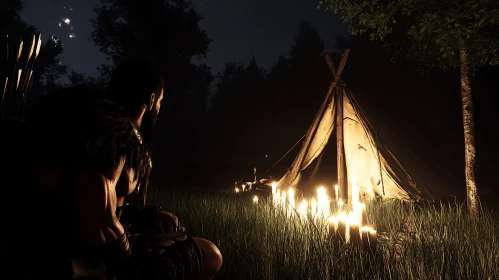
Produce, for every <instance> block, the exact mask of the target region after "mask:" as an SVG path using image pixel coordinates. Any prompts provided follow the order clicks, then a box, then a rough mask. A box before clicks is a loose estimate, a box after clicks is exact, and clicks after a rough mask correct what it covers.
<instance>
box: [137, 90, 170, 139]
mask: <svg viewBox="0 0 499 280" xmlns="http://www.w3.org/2000/svg"><path fill="white" fill-rule="evenodd" d="M163 92H164V90H163V89H161V92H160V94H159V95H157V98H155V100H154V104H153V107H152V109H151V110H148V111H146V113H145V114H144V117H143V119H142V125H141V127H140V132H141V133H142V136H143V137H144V140H145V141H146V142H151V140H152V138H153V134H154V130H155V128H156V121H157V120H158V115H159V111H160V110H161V101H162V100H163Z"/></svg>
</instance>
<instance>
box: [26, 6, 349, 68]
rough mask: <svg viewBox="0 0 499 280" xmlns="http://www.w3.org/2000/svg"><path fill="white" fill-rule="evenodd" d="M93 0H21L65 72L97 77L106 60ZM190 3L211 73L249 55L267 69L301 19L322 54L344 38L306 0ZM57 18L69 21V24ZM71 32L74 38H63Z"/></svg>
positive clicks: (337, 25)
mask: <svg viewBox="0 0 499 280" xmlns="http://www.w3.org/2000/svg"><path fill="white" fill-rule="evenodd" d="M99 2H100V1H99V0H85V1H77V0H44V1H40V0H24V4H25V8H24V11H23V12H22V17H23V20H25V21H26V22H27V23H29V24H33V25H35V26H36V27H37V28H39V29H40V30H41V31H42V35H43V36H44V38H45V39H46V38H48V36H50V35H51V34H53V35H55V36H56V37H58V38H59V39H62V40H63V41H64V47H65V48H64V53H63V54H62V56H61V59H62V62H63V63H65V64H67V65H69V67H70V69H73V70H75V71H77V72H83V73H86V74H88V75H91V76H97V70H96V67H97V66H99V65H100V64H102V63H106V58H105V56H104V55H103V54H101V53H100V52H99V50H98V48H97V47H96V46H95V45H94V44H93V42H92V41H89V40H88V38H89V37H90V34H91V32H92V23H91V22H90V19H91V18H93V17H94V16H95V13H94V11H93V8H94V7H96V6H98V5H100V3H99ZM193 5H194V7H195V9H196V11H198V12H199V13H200V14H201V15H203V16H204V19H203V20H202V21H201V27H202V28H203V29H204V30H206V31H207V33H208V36H209V37H210V38H211V39H212V40H213V42H212V43H211V45H210V52H209V54H208V56H207V58H206V59H204V60H202V61H204V62H206V63H207V64H208V65H209V66H211V67H212V72H213V74H217V73H218V72H220V71H222V70H223V67H224V65H225V63H227V62H243V63H247V62H248V61H249V60H250V59H251V56H252V55H255V57H256V59H257V62H258V63H259V64H260V65H261V66H263V67H264V68H266V69H269V68H270V66H271V65H272V63H274V62H275V60H276V59H277V58H278V56H279V55H287V54H288V52H289V49H290V46H291V44H292V43H293V40H294V36H295V34H296V33H297V32H298V26H299V24H300V22H301V21H304V20H307V21H309V22H310V23H311V24H312V26H314V27H315V28H317V30H318V31H319V34H320V35H321V37H322V39H323V40H324V42H325V50H326V51H328V52H330V51H332V50H333V49H334V44H335V38H336V36H337V35H339V34H342V35H344V34H347V26H346V25H345V24H343V23H342V22H341V19H340V18H339V17H338V16H336V15H334V14H333V13H327V12H325V11H323V10H317V8H316V4H315V2H314V1H310V0H273V1H267V0H238V1H232V0H208V1H195V2H193ZM71 9H72V10H71ZM62 18H69V19H70V20H71V21H70V24H69V25H68V24H66V23H64V22H63V21H62ZM59 23H62V24H61V25H62V26H61V27H59ZM71 26H72V27H73V29H72V30H71V29H70V27H71ZM71 33H74V34H75V35H76V37H74V38H69V34H71Z"/></svg>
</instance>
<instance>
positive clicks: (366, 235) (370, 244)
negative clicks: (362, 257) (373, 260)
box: [361, 227, 378, 253]
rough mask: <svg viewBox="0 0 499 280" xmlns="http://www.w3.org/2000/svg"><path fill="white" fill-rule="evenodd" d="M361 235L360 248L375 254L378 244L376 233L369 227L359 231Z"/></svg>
mask: <svg viewBox="0 0 499 280" xmlns="http://www.w3.org/2000/svg"><path fill="white" fill-rule="evenodd" d="M361 235H362V248H363V249H364V251H366V252H371V253H374V252H376V245H377V244H378V238H377V236H376V231H375V230H373V229H372V228H370V227H363V228H362V229H361Z"/></svg>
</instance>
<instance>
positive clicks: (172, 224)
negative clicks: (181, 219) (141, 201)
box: [156, 211, 178, 232]
mask: <svg viewBox="0 0 499 280" xmlns="http://www.w3.org/2000/svg"><path fill="white" fill-rule="evenodd" d="M156 225H157V226H158V228H159V230H160V231H161V232H164V231H172V230H173V231H174V230H175V229H176V228H177V227H178V218H177V216H175V215H174V214H173V213H170V212H166V211H158V214H157V216H156Z"/></svg>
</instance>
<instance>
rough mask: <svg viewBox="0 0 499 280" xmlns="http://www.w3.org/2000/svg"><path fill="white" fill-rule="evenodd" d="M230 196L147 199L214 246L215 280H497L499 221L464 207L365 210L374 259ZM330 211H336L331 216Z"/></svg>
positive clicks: (319, 229)
mask: <svg viewBox="0 0 499 280" xmlns="http://www.w3.org/2000/svg"><path fill="white" fill-rule="evenodd" d="M252 197H253V196H252V194H246V193H245V194H242V193H239V194H235V193H234V192H233V190H232V191H226V192H223V191H210V192H206V191H205V192H199V191H196V192H194V191H193V192H189V191H185V190H184V191H172V190H165V191H160V190H159V189H158V188H156V189H154V190H153V191H152V192H151V197H150V199H151V200H150V203H158V204H160V205H162V206H163V208H164V209H165V210H168V211H172V212H174V213H175V214H176V215H177V216H178V217H179V219H180V222H181V224H183V225H184V226H186V228H187V229H188V232H189V233H190V234H191V235H194V236H200V237H204V238H207V239H210V240H212V241H213V242H214V243H215V244H217V246H218V247H219V248H220V250H221V252H222V254H223V256H224V265H223V267H222V269H221V271H220V273H219V275H218V276H217V279H346V278H348V279H499V254H498V252H499V230H498V229H499V225H498V223H497V221H499V216H498V215H497V213H496V212H494V211H492V210H489V209H488V208H487V207H485V208H484V210H483V211H484V212H483V214H482V218H481V219H480V220H479V221H478V222H476V223H474V222H472V221H470V220H469V219H468V216H467V212H466V211H465V204H464V203H463V204H460V203H454V204H445V205H436V206H435V205H433V206H415V205H408V204H404V203H401V202H373V203H369V204H367V213H368V220H369V223H370V224H372V225H373V227H374V228H376V230H377V231H378V235H379V244H378V246H377V251H376V253H375V254H368V253H366V252H365V251H363V250H361V249H358V248H355V247H348V246H343V247H341V248H335V247H334V246H333V245H332V244H331V242H330V241H328V240H327V239H326V238H325V236H326V235H327V234H326V231H327V230H326V226H321V225H320V224H319V225H317V224H314V223H312V222H310V221H309V220H308V221H305V222H303V221H300V220H299V219H293V218H289V217H287V216H286V215H284V214H283V213H282V212H280V211H275V209H274V208H273V204H272V202H271V200H269V199H266V198H260V199H259V201H258V204H254V203H253V200H252ZM333 211H334V209H333Z"/></svg>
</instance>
